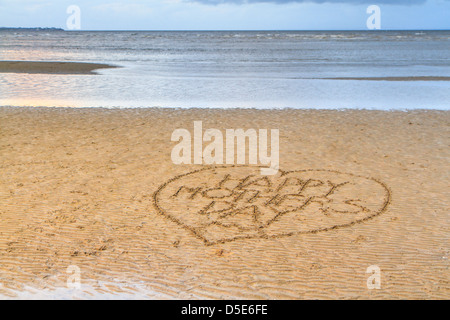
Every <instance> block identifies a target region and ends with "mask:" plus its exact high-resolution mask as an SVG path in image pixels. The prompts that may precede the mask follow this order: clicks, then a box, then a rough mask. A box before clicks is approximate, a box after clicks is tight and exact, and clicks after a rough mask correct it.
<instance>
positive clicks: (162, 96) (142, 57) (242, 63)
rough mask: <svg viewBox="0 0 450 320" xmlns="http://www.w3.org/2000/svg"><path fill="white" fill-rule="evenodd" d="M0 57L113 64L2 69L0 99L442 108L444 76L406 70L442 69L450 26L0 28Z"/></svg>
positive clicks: (447, 63) (447, 95)
mask: <svg viewBox="0 0 450 320" xmlns="http://www.w3.org/2000/svg"><path fill="white" fill-rule="evenodd" d="M0 60H30V61H76V62H97V63H108V64H113V65H117V66H120V67H121V68H117V69H103V70H101V71H99V72H98V75H43V74H12V73H10V74H7V73H0V105H12V106H68V107H181V108H186V107H201V108H214V107H219V108H236V107H240V108H366V109H444V110H448V109H450V81H409V80H412V79H408V78H410V77H430V76H436V77H437V76H440V77H450V31H375V32H374V31H345V32H344V31H342V32H341V31H314V32H313V31H309V32H305V31H251V32H250V31H248V32H247V31H245V32H244V31H242V32H239V31H229V32H226V31H223V32H222V31H220V32H206V31H205V32H196V31H190V32H188V31H186V32H171V31H170V32H169V31H166V32H156V31H154V32H147V31H145V32H144V31H137V32H128V31H127V32H106V31H104V32H88V31H86V32H73V31H71V32H63V31H52V32H47V31H39V32H36V31H25V30H24V31H19V32H18V31H1V32H0ZM348 77H350V78H370V77H382V78H386V77H405V78H406V79H403V81H370V80H342V79H327V78H348Z"/></svg>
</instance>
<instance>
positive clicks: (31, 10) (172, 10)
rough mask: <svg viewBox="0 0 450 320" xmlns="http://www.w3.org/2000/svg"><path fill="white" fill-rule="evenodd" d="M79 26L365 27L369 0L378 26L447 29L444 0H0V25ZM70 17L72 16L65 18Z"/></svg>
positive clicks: (447, 1)
mask: <svg viewBox="0 0 450 320" xmlns="http://www.w3.org/2000/svg"><path fill="white" fill-rule="evenodd" d="M71 5H76V6H78V7H79V8H80V19H79V21H80V24H79V26H80V28H81V30H365V29H367V25H366V21H367V20H368V18H369V17H370V14H368V13H367V8H368V7H369V6H370V5H378V6H379V7H380V10H381V11H380V19H381V29H384V30H403V29H405V30H408V29H409V30H411V29H412V30H429V29H450V0H128V1H126V0H0V27H57V28H64V29H67V20H68V18H69V17H70V16H71V14H68V13H67V8H68V7H69V6H71ZM71 21H73V20H71Z"/></svg>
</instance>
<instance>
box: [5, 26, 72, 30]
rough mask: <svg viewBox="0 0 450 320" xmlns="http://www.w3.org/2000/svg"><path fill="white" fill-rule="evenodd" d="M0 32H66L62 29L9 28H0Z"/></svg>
mask: <svg viewBox="0 0 450 320" xmlns="http://www.w3.org/2000/svg"><path fill="white" fill-rule="evenodd" d="M0 31H64V29H61V28H7V27H0Z"/></svg>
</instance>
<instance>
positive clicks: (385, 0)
mask: <svg viewBox="0 0 450 320" xmlns="http://www.w3.org/2000/svg"><path fill="white" fill-rule="evenodd" d="M185 1H189V2H200V3H204V4H211V5H216V4H223V3H234V4H244V3H278V4H283V3H293V2H296V3H300V2H303V3H307V2H309V3H342V4H344V3H345V4H391V5H413V4H421V3H425V2H427V0H185Z"/></svg>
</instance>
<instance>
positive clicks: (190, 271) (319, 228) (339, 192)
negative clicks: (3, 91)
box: [0, 107, 450, 299]
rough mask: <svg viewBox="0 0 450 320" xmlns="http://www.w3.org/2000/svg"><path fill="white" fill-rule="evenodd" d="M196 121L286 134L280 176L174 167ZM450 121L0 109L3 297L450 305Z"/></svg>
mask: <svg viewBox="0 0 450 320" xmlns="http://www.w3.org/2000/svg"><path fill="white" fill-rule="evenodd" d="M194 121H203V126H204V128H205V129H206V128H216V129H219V130H222V131H224V130H226V129H231V128H243V129H248V128H257V129H259V128H263V129H279V132H280V173H279V174H278V175H276V176H273V177H270V178H267V179H262V178H260V179H259V178H257V177H259V176H258V175H257V174H256V173H255V170H256V169H257V168H255V167H254V166H238V167H236V166H231V165H228V166H227V165H224V166H217V167H214V166H208V165H184V164H183V165H175V164H173V162H172V160H171V151H172V148H173V147H174V145H175V144H176V143H175V142H171V134H172V132H173V131H174V130H175V129H177V128H186V129H188V130H191V131H192V128H193V122H194ZM449 124H450V113H449V112H448V111H408V112H402V111H362V110H352V111H338V110H328V111H323V110H288V109H287V110H253V109H248V110H245V109H236V110H218V109H186V110H181V109H157V108H155V109H101V108H92V109H65V108H37V107H36V108H31V107H30V108H13V107H1V108H0V203H1V205H0V298H2V299H8V298H33V297H69V298H93V297H107V298H108V297H113V298H114V297H127V298H133V297H134V298H141V297H145V298H163V299H174V298H188V299H198V298H207V299H236V298H239V299H387V298H392V299H449V298H450V286H449V282H448V281H449V276H450V273H449V262H448V256H449V250H450V247H449V243H450V242H449V236H450V233H449V221H450V219H449V210H448V208H449V205H450V203H449V202H450V194H449V184H448V182H449V159H450V149H449V144H450V139H449V137H450V130H449ZM248 177H252V178H250V179H254V180H252V181H250V182H248V179H249V178H248ZM286 177H287V178H286ZM245 179H247V180H245ZM244 182H245V183H244ZM304 182H305V183H304ZM250 184H251V187H250ZM214 186H220V188H222V187H223V190H232V191H231V192H230V194H233V195H235V192H237V191H236V190H245V191H252V192H255V193H254V194H253V195H252V199H246V201H247V202H248V203H253V202H254V201H257V204H255V203H253V204H252V206H243V205H242V203H243V199H244V198H245V197H246V196H247V195H248V194H249V193H239V197H231V195H230V194H220V195H219V194H213V193H212V192H213V191H214V190H213V189H214V188H216V187H214ZM299 186H301V187H302V190H301V192H302V195H301V196H299V197H304V198H303V199H309V200H306V202H304V203H303V205H302V206H300V207H299V206H296V204H295V202H296V201H299V198H295V199H294V198H293V196H292V194H293V191H292V190H293V189H295V188H298V187H299ZM196 188H197V189H196ZM206 188H209V189H206ZM217 188H219V187H217ZM246 188H247V189H246ZM291 189H292V190H291ZM193 190H204V191H202V193H201V195H200V193H199V196H198V197H197V195H196V194H195V192H194V191H193ZM223 190H222V191H223ZM275 193H276V194H275ZM274 194H275V195H274ZM280 197H282V198H280ZM212 198H214V199H215V200H214V201H211V202H210V201H209V200H208V199H212ZM225 198H226V199H227V201H226V202H225V200H224V199H225ZM228 198H229V199H228ZM262 199H264V202H261V201H263V200H262ZM267 199H269V200H267ZM224 203H226V204H227V205H228V204H229V205H230V208H232V210H228V211H227V209H226V208H224V207H220V205H224ZM214 206H217V208H214V210H212V208H213V207H214ZM294 207H295V209H292V208H294ZM267 208H269V209H271V210H272V212H271V211H270V210H269V209H267ZM266 209H267V210H268V211H264V210H266ZM291 209H292V210H291ZM257 210H258V211H257ZM224 212H227V214H228V215H227V216H226V217H225V218H224V217H223V215H222V216H220V214H221V213H224ZM273 212H277V214H274V213H273ZM217 215H219V216H220V217H217ZM249 217H250V220H249ZM251 217H256V218H255V219H260V220H261V221H262V222H261V224H260V226H261V228H260V229H261V230H260V229H252V227H251V226H252V223H253V222H254V221H253V222H252V220H251V219H252V218H251ZM206 218H208V219H211V221H212V223H206V222H205V221H204V219H206ZM219 218H220V219H222V218H223V220H220V221H221V222H220V223H218V222H217V221H219V220H218V219H219ZM202 219H203V220H202ZM70 266H72V269H69V270H73V266H75V268H79V270H80V279H81V287H80V288H78V289H68V288H67V281H68V278H69V277H70V276H71V273H68V268H70ZM371 266H377V267H379V270H380V274H381V287H380V289H373V290H370V289H369V288H368V286H367V279H368V277H369V276H370V274H369V273H366V271H367V269H368V268H369V267H371Z"/></svg>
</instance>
